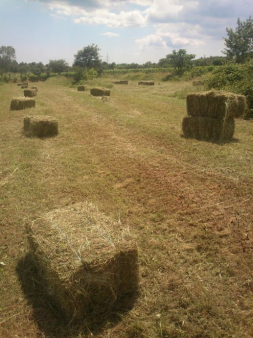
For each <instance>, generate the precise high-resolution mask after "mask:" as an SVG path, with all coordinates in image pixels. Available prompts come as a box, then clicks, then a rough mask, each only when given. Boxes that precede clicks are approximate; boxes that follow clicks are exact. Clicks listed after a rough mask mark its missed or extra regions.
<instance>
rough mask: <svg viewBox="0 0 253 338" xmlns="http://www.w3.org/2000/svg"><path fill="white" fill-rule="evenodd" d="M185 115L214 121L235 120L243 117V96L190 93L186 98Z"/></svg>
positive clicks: (245, 106)
mask: <svg viewBox="0 0 253 338" xmlns="http://www.w3.org/2000/svg"><path fill="white" fill-rule="evenodd" d="M186 104H187V113H188V115H190V116H202V117H211V118H215V119H220V120H222V119H224V118H236V117H241V116H243V115H245V112H246V108H247V104H246V98H245V96H244V95H237V94H233V93H226V92H219V91H208V92H201V93H190V94H188V95H187V97H186Z"/></svg>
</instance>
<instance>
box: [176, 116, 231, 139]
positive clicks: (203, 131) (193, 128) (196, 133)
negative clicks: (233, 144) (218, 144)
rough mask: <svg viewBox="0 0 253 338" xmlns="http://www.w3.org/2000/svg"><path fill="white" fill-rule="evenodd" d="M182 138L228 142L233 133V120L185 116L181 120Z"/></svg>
mask: <svg viewBox="0 0 253 338" xmlns="http://www.w3.org/2000/svg"><path fill="white" fill-rule="evenodd" d="M182 130H183V133H184V136H186V137H189V138H195V139H197V140H208V141H214V142H215V141H229V140H231V139H232V137H233V135H234V131H235V121H234V119H226V120H218V119H213V118H211V117H201V116H186V117H184V119H183V124H182Z"/></svg>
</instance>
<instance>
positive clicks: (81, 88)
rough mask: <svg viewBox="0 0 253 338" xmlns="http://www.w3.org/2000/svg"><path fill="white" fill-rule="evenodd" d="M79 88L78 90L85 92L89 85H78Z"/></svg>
mask: <svg viewBox="0 0 253 338" xmlns="http://www.w3.org/2000/svg"><path fill="white" fill-rule="evenodd" d="M77 90H78V91H79V92H84V91H86V90H87V86H83V85H81V86H78V87H77Z"/></svg>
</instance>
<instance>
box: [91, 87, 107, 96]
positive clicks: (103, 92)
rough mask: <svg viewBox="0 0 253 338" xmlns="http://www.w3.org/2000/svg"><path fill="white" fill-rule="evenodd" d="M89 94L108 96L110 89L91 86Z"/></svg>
mask: <svg viewBox="0 0 253 338" xmlns="http://www.w3.org/2000/svg"><path fill="white" fill-rule="evenodd" d="M90 93H91V95H93V96H110V93H111V92H110V90H108V89H103V88H92V89H91V90H90Z"/></svg>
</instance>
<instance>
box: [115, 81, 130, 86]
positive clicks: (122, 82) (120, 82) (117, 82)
mask: <svg viewBox="0 0 253 338" xmlns="http://www.w3.org/2000/svg"><path fill="white" fill-rule="evenodd" d="M113 83H115V84H126V85H128V81H127V80H120V81H113Z"/></svg>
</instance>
